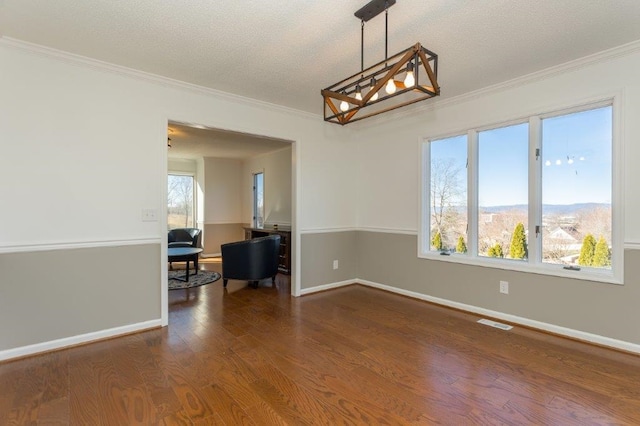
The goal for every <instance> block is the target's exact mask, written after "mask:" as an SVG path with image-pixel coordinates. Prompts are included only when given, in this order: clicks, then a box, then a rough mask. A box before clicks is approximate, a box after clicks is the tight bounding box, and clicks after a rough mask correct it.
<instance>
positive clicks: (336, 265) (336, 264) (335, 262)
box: [333, 260, 338, 269]
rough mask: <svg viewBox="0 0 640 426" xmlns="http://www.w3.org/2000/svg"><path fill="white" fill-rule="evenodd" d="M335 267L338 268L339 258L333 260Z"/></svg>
mask: <svg viewBox="0 0 640 426" xmlns="http://www.w3.org/2000/svg"><path fill="white" fill-rule="evenodd" d="M333 269H338V261H337V260H334V261H333Z"/></svg>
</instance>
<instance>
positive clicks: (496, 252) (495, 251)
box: [487, 243, 504, 257]
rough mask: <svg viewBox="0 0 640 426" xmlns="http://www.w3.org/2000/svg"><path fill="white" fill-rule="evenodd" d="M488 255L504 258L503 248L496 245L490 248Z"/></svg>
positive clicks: (498, 244)
mask: <svg viewBox="0 0 640 426" xmlns="http://www.w3.org/2000/svg"><path fill="white" fill-rule="evenodd" d="M487 255H488V256H489V257H504V253H503V252H502V246H501V245H500V243H496V245H494V246H491V247H489V251H488V252H487Z"/></svg>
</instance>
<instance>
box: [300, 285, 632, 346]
mask: <svg viewBox="0 0 640 426" xmlns="http://www.w3.org/2000/svg"><path fill="white" fill-rule="evenodd" d="M353 282H354V283H358V284H362V285H366V286H369V287H373V288H378V289H381V290H386V291H389V292H392V293H396V294H401V295H403V296H409V297H412V298H414V299H420V300H425V301H427V302H431V303H435V304H438V305H442V306H448V307H451V308H456V309H460V310H462V311H467V312H471V313H474V314H478V315H482V316H488V317H492V318H496V319H501V320H503V321H507V322H510V323H513V324H520V325H524V326H526V327H531V328H535V329H538V330H542V331H547V332H549V333H554V334H558V335H561V336H565V337H570V338H572V339H576V340H582V341H584V342H590V343H595V344H597V345H601V346H608V347H610V348H614V349H620V350H623V351H627V352H634V353H637V354H640V345H638V344H635V343H631V342H625V341H624V340H618V339H612V338H610V337H605V336H601V335H598V334H592V333H587V332H584V331H579V330H574V329H572V328H567V327H561V326H558V325H555V324H549V323H546V322H542V321H536V320H532V319H529V318H523V317H519V316H516V315H511V314H505V313H502V312H498V311H492V310H490V309H484V308H480V307H478V306H473V305H467V304H465V303H459V302H454V301H451V300H447V299H441V298H439V297H433V296H428V295H426V294H421V293H417V292H414V291H409V290H403V289H400V288H396V287H391V286H388V285H385V284H380V283H376V282H373V281H368V280H362V279H355V280H353ZM328 286H329V288H331V287H330V286H331V284H328ZM309 290H311V289H309Z"/></svg>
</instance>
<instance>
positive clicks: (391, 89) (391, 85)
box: [384, 78, 396, 95]
mask: <svg viewBox="0 0 640 426" xmlns="http://www.w3.org/2000/svg"><path fill="white" fill-rule="evenodd" d="M384 90H385V91H386V92H387V93H388V94H389V95H393V94H394V93H396V82H395V80H394V79H393V78H391V79H389V81H387V85H386V86H385V88H384Z"/></svg>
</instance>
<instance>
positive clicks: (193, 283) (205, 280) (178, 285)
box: [169, 269, 221, 290]
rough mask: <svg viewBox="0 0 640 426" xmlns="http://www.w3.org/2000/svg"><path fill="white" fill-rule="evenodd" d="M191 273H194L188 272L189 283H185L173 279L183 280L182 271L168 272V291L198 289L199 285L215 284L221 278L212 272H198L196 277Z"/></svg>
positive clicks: (183, 272) (183, 271) (183, 274)
mask: <svg viewBox="0 0 640 426" xmlns="http://www.w3.org/2000/svg"><path fill="white" fill-rule="evenodd" d="M193 272H194V271H189V282H188V283H187V282H184V281H180V280H176V279H175V278H181V279H184V276H185V270H184V269H178V270H174V271H169V290H184V289H187V288H193V287H200V286H201V285H205V284H211V283H212V282H216V281H218V280H219V279H220V277H221V276H220V274H219V273H217V272H213V271H198V274H197V275H194V273H193Z"/></svg>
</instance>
